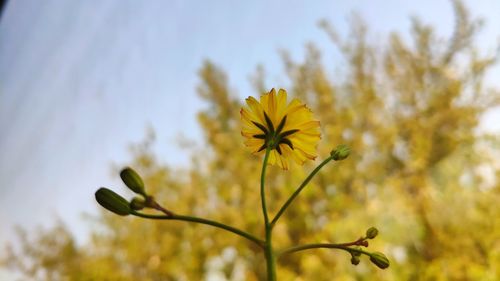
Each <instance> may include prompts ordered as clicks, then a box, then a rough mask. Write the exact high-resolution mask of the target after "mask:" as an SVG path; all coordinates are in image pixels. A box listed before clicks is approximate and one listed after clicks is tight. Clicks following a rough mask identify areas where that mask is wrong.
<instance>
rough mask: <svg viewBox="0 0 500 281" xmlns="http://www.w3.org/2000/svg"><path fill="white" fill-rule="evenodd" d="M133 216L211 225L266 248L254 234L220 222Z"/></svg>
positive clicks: (171, 217) (134, 212) (195, 218)
mask: <svg viewBox="0 0 500 281" xmlns="http://www.w3.org/2000/svg"><path fill="white" fill-rule="evenodd" d="M131 214H132V215H135V216H138V217H141V218H147V219H154V220H177V221H187V222H194V223H200V224H205V225H211V226H214V227H217V228H221V229H224V230H227V231H229V232H232V233H234V234H237V235H239V236H241V237H244V238H246V239H248V240H250V241H252V242H254V243H256V244H257V245H259V247H261V248H263V247H264V241H262V240H260V239H259V238H257V237H255V236H253V235H252V234H250V233H247V232H245V231H243V230H240V229H238V228H235V227H232V226H229V225H226V224H223V223H220V222H216V221H212V220H207V219H203V218H198V217H192V216H181V215H175V214H174V215H166V216H164V215H150V214H144V213H139V212H137V211H132V212H131Z"/></svg>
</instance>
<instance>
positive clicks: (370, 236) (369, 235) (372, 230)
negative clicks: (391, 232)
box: [366, 226, 378, 239]
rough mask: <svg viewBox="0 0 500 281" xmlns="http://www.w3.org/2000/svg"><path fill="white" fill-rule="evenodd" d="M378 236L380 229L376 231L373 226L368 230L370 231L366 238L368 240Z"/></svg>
mask: <svg viewBox="0 0 500 281" xmlns="http://www.w3.org/2000/svg"><path fill="white" fill-rule="evenodd" d="M377 235H378V229H376V228H375V227H373V226H372V227H370V228H368V230H366V238H368V239H373V238H375V237H377Z"/></svg>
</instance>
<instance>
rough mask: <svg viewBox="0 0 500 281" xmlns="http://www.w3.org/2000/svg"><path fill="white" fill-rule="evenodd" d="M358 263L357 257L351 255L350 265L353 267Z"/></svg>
mask: <svg viewBox="0 0 500 281" xmlns="http://www.w3.org/2000/svg"><path fill="white" fill-rule="evenodd" d="M359 261H360V259H359V256H355V255H353V256H352V257H351V263H352V264H353V265H358V264H359Z"/></svg>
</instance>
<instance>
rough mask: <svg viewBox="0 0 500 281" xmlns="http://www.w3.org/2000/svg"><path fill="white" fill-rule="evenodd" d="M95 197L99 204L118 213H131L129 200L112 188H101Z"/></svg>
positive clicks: (121, 214)
mask: <svg viewBox="0 0 500 281" xmlns="http://www.w3.org/2000/svg"><path fill="white" fill-rule="evenodd" d="M95 199H96V200H97V203H99V205H101V206H102V207H104V208H105V209H106V210H108V211H111V212H113V213H115V214H117V215H120V216H126V215H128V214H130V207H129V205H128V202H127V200H125V199H124V198H123V197H121V196H120V195H118V194H116V193H115V192H114V191H112V190H109V189H107V188H104V187H101V188H99V190H97V191H96V193H95Z"/></svg>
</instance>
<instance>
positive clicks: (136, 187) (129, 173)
mask: <svg viewBox="0 0 500 281" xmlns="http://www.w3.org/2000/svg"><path fill="white" fill-rule="evenodd" d="M120 177H121V178H122V181H123V183H125V185H126V186H127V187H128V188H130V190H132V191H133V192H135V193H137V194H141V195H143V196H146V191H144V182H143V181H142V178H141V176H139V174H137V172H136V171H134V170H133V169H132V168H129V167H127V168H125V169H123V170H122V171H121V172H120Z"/></svg>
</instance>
